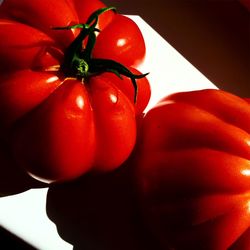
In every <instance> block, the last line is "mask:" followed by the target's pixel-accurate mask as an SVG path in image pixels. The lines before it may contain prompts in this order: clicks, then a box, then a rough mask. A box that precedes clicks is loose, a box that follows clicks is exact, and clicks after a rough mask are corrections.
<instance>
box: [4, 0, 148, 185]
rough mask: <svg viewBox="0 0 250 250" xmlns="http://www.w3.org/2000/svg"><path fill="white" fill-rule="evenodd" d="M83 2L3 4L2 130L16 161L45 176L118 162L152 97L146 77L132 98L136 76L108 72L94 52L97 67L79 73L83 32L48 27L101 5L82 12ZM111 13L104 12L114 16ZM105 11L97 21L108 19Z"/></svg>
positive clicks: (64, 176)
mask: <svg viewBox="0 0 250 250" xmlns="http://www.w3.org/2000/svg"><path fill="white" fill-rule="evenodd" d="M85 2H86V1H81V2H80V1H74V2H73V1H70V0H64V1H59V2H58V1H55V0H53V1H52V0H38V1H35V2H34V1H28V0H24V1H19V0H18V1H17V0H5V1H4V3H3V4H2V5H1V6H0V16H1V18H2V19H1V20H0V35H1V38H2V39H1V41H0V65H1V66H0V72H2V73H1V76H0V116H1V118H0V135H1V137H2V141H3V144H4V145H6V147H7V149H8V150H9V151H10V152H9V153H10V155H13V157H15V159H16V163H17V164H18V165H19V166H22V167H23V168H24V169H26V170H27V172H28V173H29V174H30V175H31V176H33V177H35V178H37V179H39V180H42V181H44V182H55V181H57V182H59V181H65V180H70V179H73V178H76V177H78V176H80V175H82V174H84V173H86V172H87V171H89V170H92V171H109V170H112V169H114V168H117V167H118V166H119V165H121V163H123V162H124V161H125V160H126V159H127V157H128V156H129V155H130V153H131V151H132V149H133V147H134V144H135V137H136V121H135V118H136V117H135V116H136V115H137V114H138V115H139V114H140V113H141V112H142V111H143V109H144V108H145V107H146V105H147V103H148V100H149V97H150V88H149V83H148V81H147V80H146V79H143V78H142V79H138V80H137V84H138V90H139V91H138V93H137V102H136V104H134V103H133V102H134V98H132V96H133V97H134V95H135V86H134V87H133V84H132V83H131V79H130V78H128V77H127V76H122V79H120V78H119V77H118V76H116V75H115V74H113V73H103V72H105V70H107V71H109V69H106V68H104V69H103V65H104V64H102V62H103V61H101V64H98V65H97V66H96V65H94V63H92V62H93V61H94V60H92V57H90V58H89V57H86V58H87V59H89V60H90V59H91V60H92V61H89V60H88V61H84V62H86V63H89V65H88V66H89V68H90V69H91V70H92V69H95V67H96V68H97V70H96V71H93V72H92V71H91V72H90V74H88V77H86V75H84V76H83V75H79V74H78V73H79V72H82V71H81V69H82V68H83V65H82V64H79V65H75V64H74V63H75V61H73V60H74V59H75V58H76V57H77V56H78V57H77V58H78V59H79V60H81V63H82V62H83V60H85V59H83V58H82V57H80V56H82V54H83V52H85V51H86V50H87V49H85V50H84V49H83V48H81V46H83V45H82V44H83V43H82V40H80V41H79V36H80V35H79V34H85V33H84V32H83V33H82V30H80V29H72V30H68V29H66V30H65V29H62V30H58V29H57V30H55V29H51V28H52V27H65V26H68V25H71V24H76V23H78V22H79V20H83V18H85V17H84V15H86V14H89V13H88V12H89V11H90V10H92V9H93V10H94V9H96V8H98V7H103V6H104V5H103V4H102V3H101V2H100V1H92V5H91V4H89V3H88V8H86V12H84V13H83V14H84V15H82V16H81V10H83V9H84V6H85V4H86V5H87V2H86V3H85ZM80 4H82V6H81V8H80ZM78 8H79V9H78ZM79 11H80V12H79ZM65 13H66V14H65ZM77 13H78V14H77ZM108 13H109V11H107V12H106V13H104V15H106V16H108V17H110V18H112V17H113V16H114V15H115V14H114V13H113V12H112V11H110V14H108ZM78 15H79V16H78ZM101 17H102V15H100V22H101V20H103V21H102V22H101V23H102V24H101V23H100V25H103V26H105V25H108V21H107V23H106V24H105V22H104V19H102V18H101ZM91 25H92V26H93V25H94V24H92V23H91V24H90V26H91ZM92 26H91V28H93V27H92ZM93 32H94V31H92V33H93ZM93 34H94V33H93ZM78 35H79V36H78ZM85 38H86V39H88V37H85V36H84V37H83V38H82V39H85ZM74 39H75V40H74ZM76 41H77V43H78V45H77V46H75V44H76ZM79 45H80V50H79V48H78V47H79ZM75 47H76V48H75ZM72 48H73V50H72ZM77 53H78V54H77ZM69 59H72V61H69ZM87 59H86V60H87ZM96 61H97V60H96ZM98 62H100V60H99V61H98ZM65 65H66V66H68V65H73V66H72V68H65V67H66V66H65ZM99 67H100V72H99V71H98V69H99ZM130 70H131V71H133V72H136V74H140V72H138V71H136V70H135V69H132V68H130ZM116 71H117V69H116ZM125 71H126V73H125V75H127V72H128V70H127V69H125ZM86 72H87V71H86ZM118 73H119V70H118ZM121 74H123V73H121ZM89 75H90V76H89ZM1 167H2V165H1ZM3 167H4V166H3Z"/></svg>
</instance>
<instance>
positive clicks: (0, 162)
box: [0, 144, 46, 197]
mask: <svg viewBox="0 0 250 250" xmlns="http://www.w3.org/2000/svg"><path fill="white" fill-rule="evenodd" d="M45 185H46V184H44V183H41V182H39V181H37V180H35V179H33V178H32V177H30V176H29V175H28V174H27V173H26V172H25V171H24V170H23V169H21V168H19V167H18V166H17V164H16V163H15V161H14V158H13V157H12V156H11V155H10V153H9V152H8V150H7V149H6V148H5V147H4V146H3V145H2V144H0V197H4V196H9V195H15V194H19V193H22V192H24V191H27V190H29V189H32V188H41V187H45Z"/></svg>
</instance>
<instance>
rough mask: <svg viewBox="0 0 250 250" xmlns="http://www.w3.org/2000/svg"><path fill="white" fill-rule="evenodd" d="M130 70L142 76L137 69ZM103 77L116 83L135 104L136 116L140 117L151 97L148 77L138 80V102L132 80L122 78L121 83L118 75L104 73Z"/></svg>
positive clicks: (131, 68) (130, 68)
mask: <svg viewBox="0 0 250 250" xmlns="http://www.w3.org/2000/svg"><path fill="white" fill-rule="evenodd" d="M129 70H130V71H131V72H132V73H133V74H135V75H140V74H141V72H140V71H139V70H137V69H136V68H133V67H129ZM102 77H104V78H105V79H106V81H109V82H110V83H111V82H112V83H114V84H115V85H116V86H117V87H118V88H119V89H120V90H122V92H123V93H125V94H126V96H127V97H128V98H129V100H130V101H131V102H132V103H134V106H135V112H136V115H138V116H139V115H140V114H141V113H142V112H143V111H144V109H145V107H146V106H147V104H148V102H149V100H150V97H151V88H150V83H149V81H148V79H147V77H143V78H141V79H137V80H136V83H137V88H138V90H137V96H136V100H135V89H134V87H133V85H132V84H131V80H130V78H128V77H125V76H122V80H121V81H120V80H118V79H117V76H116V75H114V74H111V73H104V74H103V75H102Z"/></svg>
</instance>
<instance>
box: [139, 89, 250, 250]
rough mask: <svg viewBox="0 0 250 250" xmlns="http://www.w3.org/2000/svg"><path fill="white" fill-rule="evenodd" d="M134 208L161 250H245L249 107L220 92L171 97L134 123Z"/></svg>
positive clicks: (249, 220)
mask: <svg viewBox="0 0 250 250" xmlns="http://www.w3.org/2000/svg"><path fill="white" fill-rule="evenodd" d="M141 130H142V135H141V141H140V143H139V146H138V150H137V153H136V154H135V155H136V159H137V160H136V166H135V167H136V182H137V185H138V191H139V196H140V201H141V209H142V211H143V213H144V215H145V219H146V220H147V223H148V226H149V228H150V230H152V232H153V233H154V234H155V236H156V237H157V238H158V239H159V240H160V241H161V243H162V246H163V249H175V250H190V249H197V250H198V249H202V250H247V249H250V105H249V103H248V102H247V101H246V100H244V99H242V98H240V97H237V96H235V95H233V94H230V93H227V92H225V91H222V90H199V91H192V92H183V93H176V94H173V95H170V96H169V97H166V98H165V99H163V100H162V101H160V102H159V104H158V105H156V106H155V107H154V108H152V109H151V110H150V111H149V112H148V113H147V114H146V116H145V118H144V119H143V121H142V129H141Z"/></svg>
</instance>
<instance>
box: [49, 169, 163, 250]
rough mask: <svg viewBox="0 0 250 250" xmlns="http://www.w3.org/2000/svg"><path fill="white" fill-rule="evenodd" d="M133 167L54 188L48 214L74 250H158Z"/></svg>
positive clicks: (93, 175) (82, 178) (61, 235)
mask: <svg viewBox="0 0 250 250" xmlns="http://www.w3.org/2000/svg"><path fill="white" fill-rule="evenodd" d="M130 172H131V170H130V166H122V167H120V168H119V169H117V170H116V171H114V172H112V173H105V174H88V175H85V176H83V177H81V178H80V179H78V180H76V181H73V182H71V183H67V184H60V185H54V186H51V187H50V188H49V190H48V195H47V204H46V205H47V207H46V211H47V215H48V217H49V219H50V220H51V221H53V222H54V223H55V225H56V226H57V231H58V234H59V235H60V237H61V238H62V239H64V240H65V241H67V242H69V243H71V244H72V245H73V246H74V250H82V249H84V250H152V249H154V250H157V249H159V248H157V247H156V243H155V242H154V240H153V238H152V236H151V235H149V232H148V231H147V230H146V229H145V228H146V227H145V226H144V224H143V222H142V220H141V216H140V213H139V212H138V205H137V201H136V193H135V188H134V186H133V181H132V178H131V174H130Z"/></svg>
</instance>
